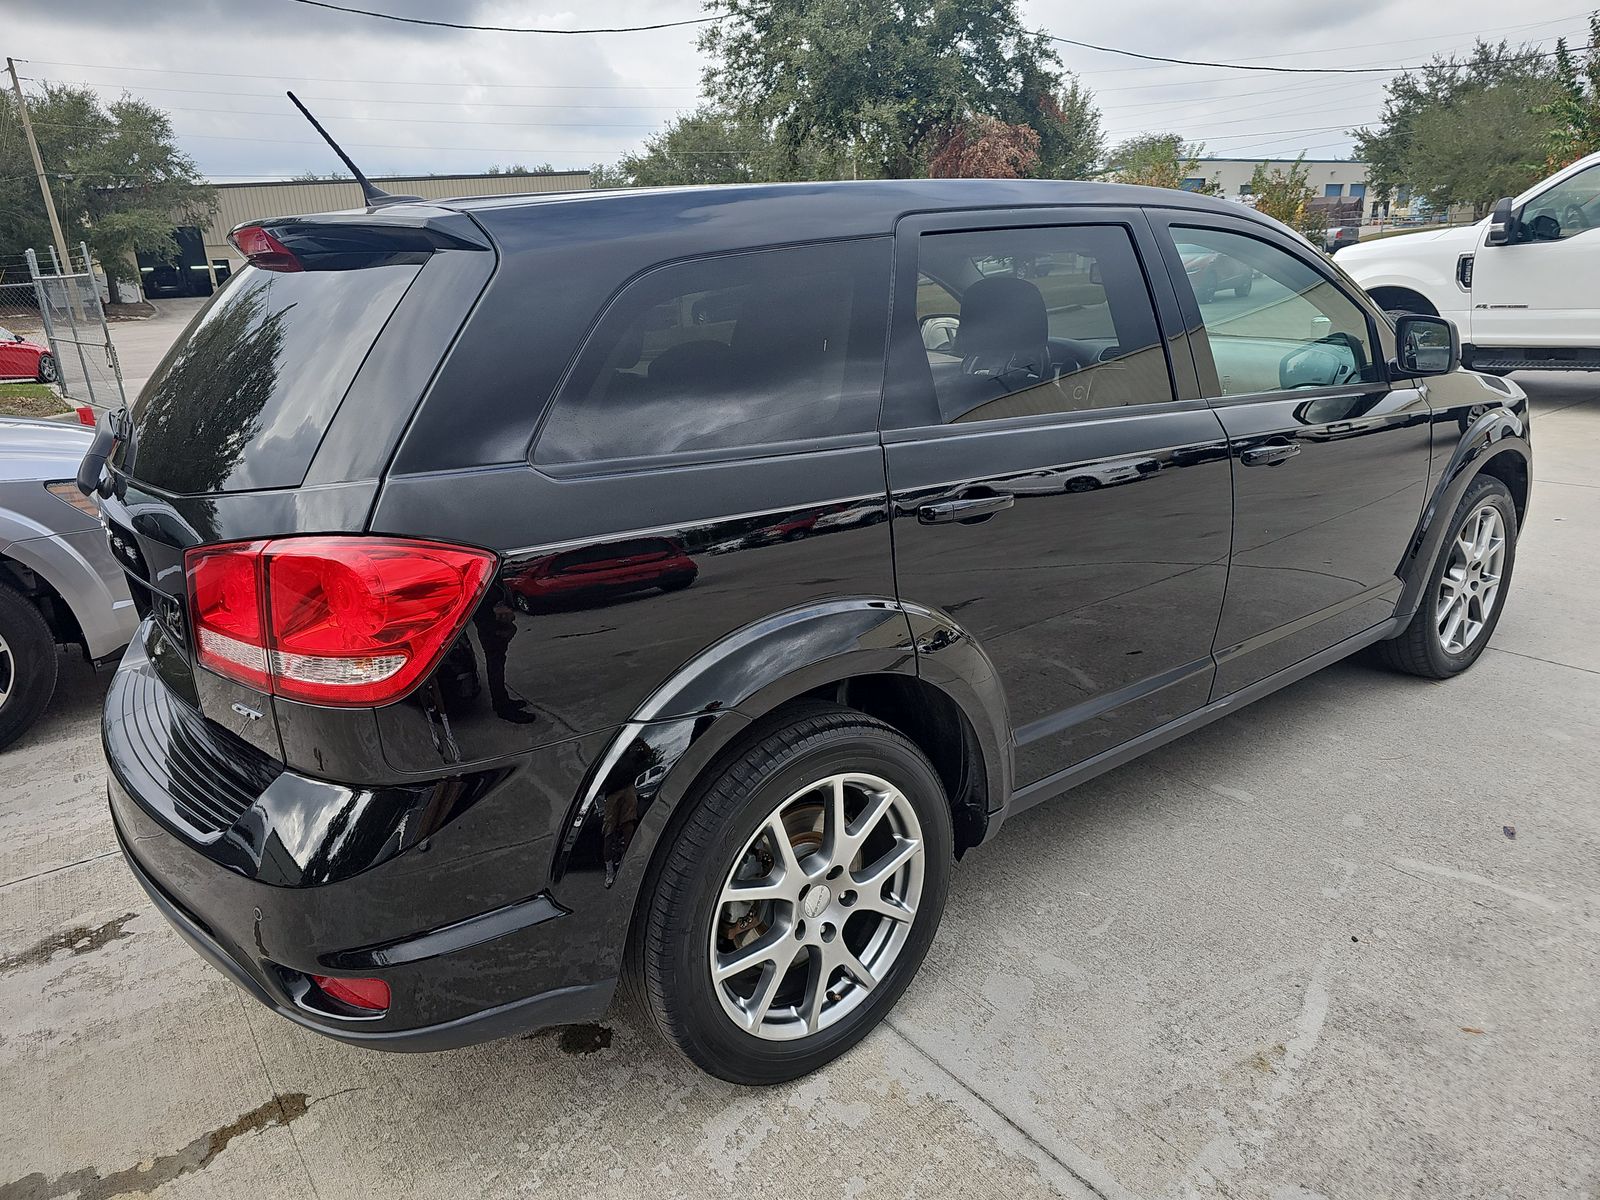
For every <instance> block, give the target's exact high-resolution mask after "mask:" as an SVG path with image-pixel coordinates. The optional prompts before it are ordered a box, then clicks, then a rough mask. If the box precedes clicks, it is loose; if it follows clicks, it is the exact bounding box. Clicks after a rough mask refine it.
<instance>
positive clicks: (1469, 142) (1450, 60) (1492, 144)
mask: <svg viewBox="0 0 1600 1200" xmlns="http://www.w3.org/2000/svg"><path fill="white" fill-rule="evenodd" d="M1554 88H1555V74H1554V71H1553V70H1552V68H1551V66H1550V63H1549V61H1548V60H1547V59H1546V58H1545V57H1544V55H1543V54H1542V53H1541V52H1540V51H1539V50H1538V49H1537V47H1532V46H1518V47H1512V46H1510V45H1508V44H1507V43H1506V42H1500V43H1498V44H1495V45H1491V44H1489V43H1488V42H1482V41H1480V42H1478V44H1477V45H1476V46H1474V47H1473V50H1472V53H1471V54H1469V55H1468V56H1467V57H1466V58H1463V59H1458V58H1456V57H1455V56H1453V55H1452V56H1449V57H1446V56H1443V55H1440V56H1436V57H1435V58H1434V60H1433V61H1432V62H1431V63H1429V64H1428V65H1427V66H1426V67H1423V68H1422V69H1421V70H1420V71H1414V72H1409V71H1408V72H1406V73H1405V74H1402V75H1399V76H1396V77H1395V79H1393V80H1392V81H1391V82H1390V84H1389V94H1388V97H1387V99H1386V100H1385V102H1384V110H1383V117H1382V119H1381V120H1380V121H1379V122H1378V124H1377V125H1376V127H1374V128H1370V129H1369V128H1361V129H1356V130H1352V131H1351V132H1352V134H1353V135H1354V137H1355V140H1356V157H1357V158H1358V159H1361V160H1363V161H1365V162H1367V163H1370V164H1371V173H1370V176H1369V178H1370V181H1371V184H1372V187H1373V190H1374V191H1375V192H1376V193H1377V194H1379V195H1381V196H1392V195H1394V193H1395V192H1397V191H1399V190H1400V189H1401V188H1407V189H1409V190H1410V191H1411V193H1412V194H1413V195H1419V196H1422V197H1423V198H1425V199H1426V200H1427V201H1428V203H1429V204H1431V205H1432V206H1433V207H1435V208H1440V209H1442V208H1448V207H1449V206H1450V205H1452V204H1471V205H1473V207H1474V209H1475V210H1477V211H1478V212H1480V213H1481V212H1483V211H1486V210H1487V209H1488V208H1489V206H1491V205H1492V204H1493V203H1494V202H1495V201H1496V200H1497V199H1499V198H1500V197H1501V196H1510V195H1514V194H1516V193H1517V192H1520V191H1522V190H1523V189H1524V188H1525V187H1527V186H1528V185H1529V184H1530V183H1533V182H1534V181H1535V180H1537V179H1538V178H1539V177H1540V175H1541V174H1542V173H1543V169H1544V168H1543V164H1542V162H1541V161H1540V154H1541V152H1542V149H1543V147H1544V146H1545V144H1546V137H1547V135H1548V133H1549V127H1550V118H1549V117H1547V116H1543V115H1541V114H1540V110H1541V109H1542V108H1543V107H1544V106H1545V105H1547V104H1548V103H1549V102H1550V100H1551V99H1552V98H1553V96H1554Z"/></svg>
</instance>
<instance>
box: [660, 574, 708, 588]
mask: <svg viewBox="0 0 1600 1200" xmlns="http://www.w3.org/2000/svg"><path fill="white" fill-rule="evenodd" d="M699 577H700V572H698V571H685V572H683V574H681V575H669V576H667V577H666V578H665V579H663V580H662V581H661V590H662V591H663V592H681V591H683V589H684V588H686V587H688V586H689V585H690V584H692V583H693V582H694V581H695V580H696V579H698V578H699Z"/></svg>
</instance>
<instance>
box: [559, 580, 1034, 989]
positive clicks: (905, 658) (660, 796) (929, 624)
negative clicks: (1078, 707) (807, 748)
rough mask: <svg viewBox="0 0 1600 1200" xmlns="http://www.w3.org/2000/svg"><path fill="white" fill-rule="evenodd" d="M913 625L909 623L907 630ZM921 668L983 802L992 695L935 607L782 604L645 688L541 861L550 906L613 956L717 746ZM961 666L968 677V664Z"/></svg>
mask: <svg viewBox="0 0 1600 1200" xmlns="http://www.w3.org/2000/svg"><path fill="white" fill-rule="evenodd" d="M914 633H916V634H917V635H919V636H914ZM919 667H920V668H921V676H922V678H923V679H926V680H928V682H930V683H931V684H932V685H933V686H934V687H936V688H938V689H939V690H940V691H941V692H942V693H943V694H944V695H945V696H946V697H948V698H949V699H950V700H951V701H952V703H953V704H954V705H955V707H956V708H957V709H959V710H960V711H961V713H962V714H963V716H964V717H965V718H966V720H967V722H968V723H969V724H970V725H971V727H972V729H973V731H974V732H975V733H976V735H977V738H978V742H979V749H980V751H981V753H982V756H983V759H984V767H985V771H986V775H987V779H986V781H985V782H986V792H987V797H988V802H989V803H990V805H991V806H997V805H998V804H999V803H1003V801H1004V798H1005V796H1006V795H1007V794H1009V792H1008V791H1000V790H998V789H1001V788H1008V787H1009V780H1010V774H1011V769H1010V768H1011V756H1010V752H1009V742H1008V736H1009V735H1008V734H1007V733H1006V732H1005V726H1004V725H1003V724H1001V722H1003V721H1004V719H1005V710H1004V704H1003V701H1002V702H1000V703H999V704H998V706H996V705H995V703H994V699H993V697H995V696H996V695H997V694H998V678H997V676H996V675H995V673H994V668H993V665H992V664H991V663H989V662H988V658H987V656H986V655H984V654H983V653H982V652H981V650H979V649H978V648H977V647H976V644H975V643H974V642H973V641H972V639H971V638H970V637H969V636H968V635H967V634H966V633H965V632H964V631H961V630H960V629H959V627H957V626H956V625H955V624H954V622H952V621H950V620H949V618H947V617H940V615H939V614H936V613H933V612H932V611H931V610H928V609H922V608H908V607H906V606H902V605H901V604H900V603H899V602H897V601H895V600H894V599H892V598H889V597H851V598H845V599H838V600H830V601H828V602H826V603H822V604H817V605H812V606H808V607H806V608H802V609H792V610H790V611H788V612H784V613H779V614H777V615H775V616H772V617H769V618H767V619H766V620H763V621H760V622H757V623H756V624H754V625H750V626H746V627H745V628H743V629H740V630H737V631H735V632H734V633H731V634H729V635H728V636H727V637H725V638H723V639H721V640H720V641H718V642H716V643H714V644H713V645H711V646H709V647H707V648H706V649H705V650H703V651H702V652H701V653H700V654H698V655H696V656H695V657H694V658H693V659H691V660H690V661H689V662H688V663H686V664H685V665H684V666H683V667H682V668H681V669H680V670H679V671H677V672H676V673H674V675H673V676H672V677H671V678H670V679H668V680H667V681H666V682H664V683H663V684H662V685H661V686H660V687H658V688H657V689H656V690H655V691H654V692H653V693H652V694H651V695H650V697H649V698H648V699H646V700H645V701H644V702H643V703H642V704H641V705H640V706H639V708H638V710H637V711H636V712H635V714H634V715H633V717H632V718H631V719H630V720H629V721H628V722H627V723H626V724H624V725H623V726H622V727H621V728H619V729H618V730H617V731H616V733H615V735H614V736H613V737H612V738H611V740H610V741H609V743H608V744H607V746H606V749H605V750H604V752H603V753H602V754H601V755H600V757H599V758H598V759H597V760H596V761H595V764H594V766H593V767H592V768H591V769H590V770H589V771H588V772H587V773H586V775H585V778H584V783H583V786H582V788H581V789H580V790H579V793H578V795H577V797H576V798H575V800H574V802H573V804H572V805H571V807H570V808H569V810H568V813H567V818H566V821H565V822H564V823H563V826H562V828H563V834H562V838H561V842H560V844H559V845H558V846H557V847H556V848H555V858H554V863H553V865H552V868H551V873H550V881H551V885H552V888H553V890H554V892H555V894H556V896H557V897H558V898H559V900H560V902H561V903H562V905H563V906H565V907H569V908H574V909H579V908H588V909H590V910H591V911H593V912H594V913H595V916H596V919H597V920H599V921H601V922H602V923H603V924H604V925H605V926H606V927H607V928H608V930H609V932H610V933H612V934H614V935H615V936H614V937H613V936H608V937H607V938H605V939H603V941H602V943H601V944H600V945H597V946H596V947H594V949H593V951H592V952H593V953H595V954H596V955H597V956H601V955H603V956H611V955H615V957H616V960H617V961H616V964H615V965H616V966H618V967H620V960H621V955H622V952H623V947H624V944H625V942H626V935H627V932H628V926H629V924H630V923H631V921H632V918H633V912H634V908H635V904H636V901H637V898H638V895H639V892H640V889H641V888H642V887H643V885H644V882H645V878H646V875H647V873H648V871H649V869H650V865H651V863H652V861H653V859H654V857H655V852H656V850H657V848H658V847H659V846H660V844H661V843H662V838H663V836H664V835H665V834H666V832H667V830H668V828H669V825H670V823H671V821H672V818H673V816H674V814H675V813H677V812H678V811H679V809H680V808H681V806H682V803H683V801H684V799H685V798H686V797H687V796H688V795H689V793H690V791H691V789H692V788H693V786H694V784H695V782H696V781H697V780H698V779H699V778H700V777H701V775H702V773H703V772H704V771H705V769H706V768H707V767H708V766H709V765H710V764H711V763H712V762H713V760H714V759H715V758H716V757H717V755H718V754H719V753H721V752H722V751H723V750H724V749H726V748H727V747H728V746H729V745H730V744H731V743H732V742H733V741H734V740H735V739H736V738H737V737H738V736H739V735H740V734H742V733H743V732H744V731H745V730H746V729H748V728H749V727H750V726H751V725H752V724H753V723H755V722H756V721H759V720H760V719H761V718H762V717H764V716H766V715H768V714H769V713H771V712H773V711H775V710H776V709H778V708H779V707H780V706H782V705H783V704H785V703H786V702H788V701H790V700H793V699H795V698H796V697H798V696H802V695H804V694H805V693H807V692H810V691H813V690H815V689H817V688H819V687H824V686H826V685H828V684H831V683H838V682H842V681H844V680H847V679H851V678H856V677H860V676H869V675H889V676H901V677H904V678H916V677H917V676H918V674H919ZM969 675H970V677H969Z"/></svg>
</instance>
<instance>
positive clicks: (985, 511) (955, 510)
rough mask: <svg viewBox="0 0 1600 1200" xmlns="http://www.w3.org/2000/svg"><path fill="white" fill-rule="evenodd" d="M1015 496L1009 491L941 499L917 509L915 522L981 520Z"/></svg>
mask: <svg viewBox="0 0 1600 1200" xmlns="http://www.w3.org/2000/svg"><path fill="white" fill-rule="evenodd" d="M1016 502H1017V498H1016V497H1015V496H1013V495H1012V494H1011V493H1010V492H998V493H996V494H995V495H992V496H971V497H969V498H967V499H965V500H941V501H939V502H938V503H936V504H924V505H922V506H921V507H919V508H918V509H917V522H918V523H919V524H922V525H945V524H948V523H950V522H952V521H981V520H983V519H984V518H985V517H992V516H993V515H994V514H995V513H997V512H1000V511H1002V510H1003V509H1007V508H1010V507H1011V506H1012V505H1013V504H1015V503H1016Z"/></svg>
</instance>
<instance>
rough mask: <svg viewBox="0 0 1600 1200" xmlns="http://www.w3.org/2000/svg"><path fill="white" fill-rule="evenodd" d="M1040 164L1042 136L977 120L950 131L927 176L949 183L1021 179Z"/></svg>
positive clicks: (1025, 128) (1024, 128) (987, 119)
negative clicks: (1040, 139) (945, 180)
mask: <svg viewBox="0 0 1600 1200" xmlns="http://www.w3.org/2000/svg"><path fill="white" fill-rule="evenodd" d="M1038 164H1039V133H1038V131H1037V130H1035V129H1032V128H1030V127H1029V126H1027V125H1007V124H1006V123H1005V122H1004V121H1002V120H1000V119H999V118H998V117H978V118H976V119H975V120H973V121H970V122H968V123H967V124H966V125H961V126H957V127H956V128H955V129H953V130H951V131H950V132H949V133H948V134H947V135H946V136H945V138H944V139H943V141H942V142H941V143H940V145H939V147H938V149H936V150H935V151H934V152H933V154H932V155H931V156H930V157H929V159H928V174H929V175H932V176H934V177H935V178H947V179H955V178H961V179H1021V178H1022V177H1023V176H1025V175H1027V174H1029V173H1030V172H1031V171H1032V170H1033V169H1034V167H1036V166H1038Z"/></svg>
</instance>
